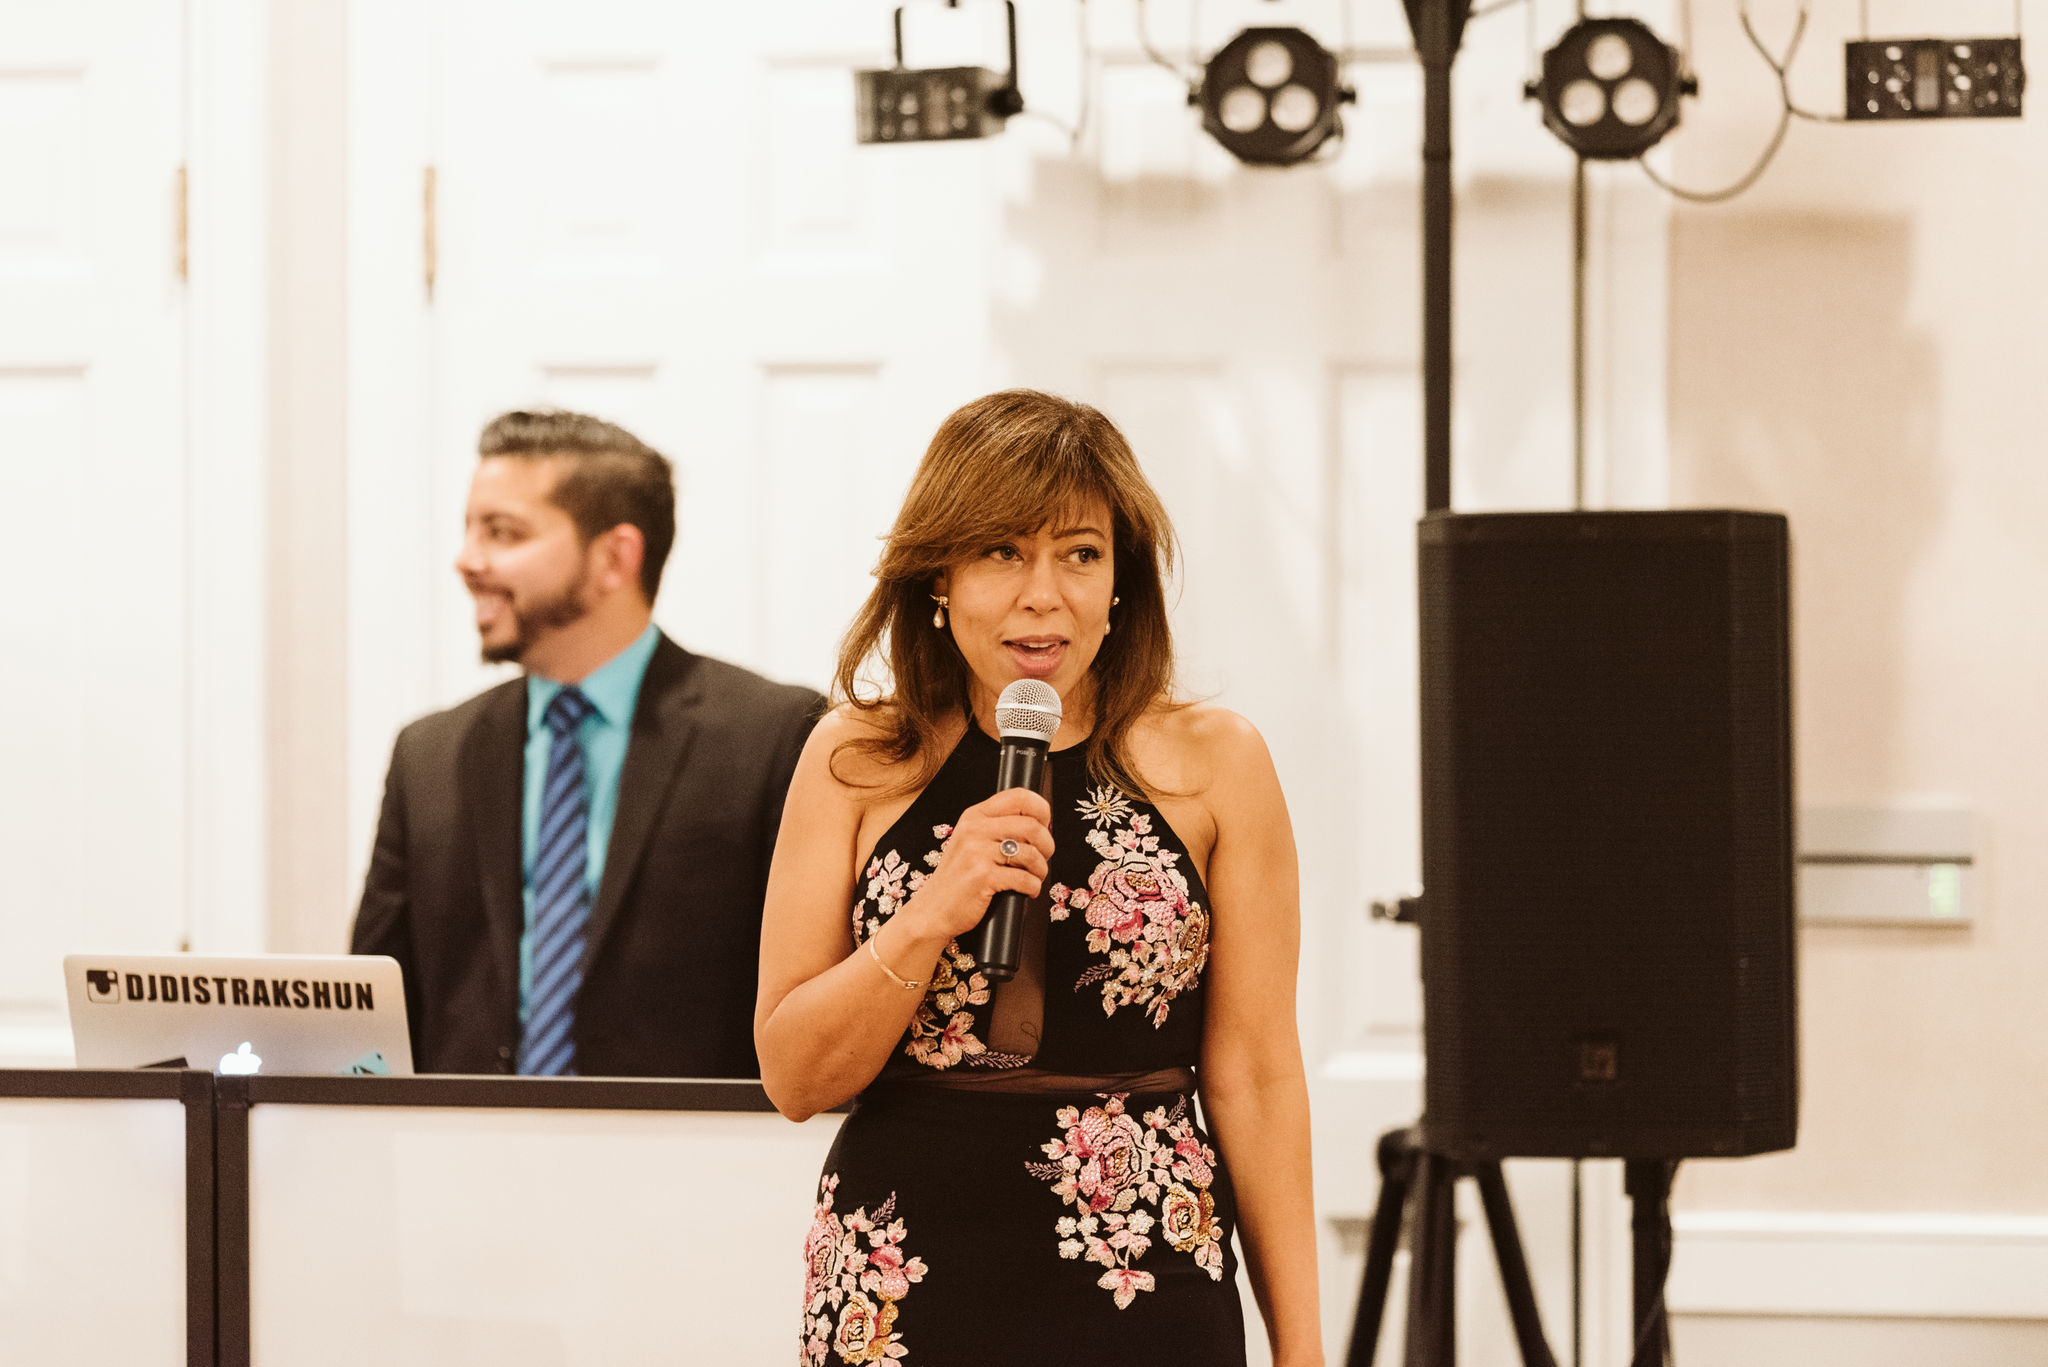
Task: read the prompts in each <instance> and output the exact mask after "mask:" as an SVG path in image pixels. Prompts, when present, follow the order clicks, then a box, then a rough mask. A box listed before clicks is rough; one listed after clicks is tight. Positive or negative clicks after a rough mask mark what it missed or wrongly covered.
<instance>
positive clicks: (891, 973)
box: [863, 935, 924, 992]
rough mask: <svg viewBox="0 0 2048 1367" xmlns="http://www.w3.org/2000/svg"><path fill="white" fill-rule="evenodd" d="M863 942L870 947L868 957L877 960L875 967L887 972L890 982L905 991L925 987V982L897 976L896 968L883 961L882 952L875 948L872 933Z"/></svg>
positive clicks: (913, 990)
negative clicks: (915, 981) (916, 981)
mask: <svg viewBox="0 0 2048 1367" xmlns="http://www.w3.org/2000/svg"><path fill="white" fill-rule="evenodd" d="M863 943H865V944H866V945H867V947H868V957H869V958H870V959H873V960H874V961H875V967H876V968H879V969H881V970H882V972H883V973H885V974H887V975H888V978H889V981H890V982H892V983H895V984H896V985H897V986H898V987H900V988H902V989H903V990H904V991H905V992H915V991H917V990H918V989H919V988H921V987H923V986H924V984H923V983H914V982H912V981H910V980H909V979H908V978H899V977H897V976H896V970H895V969H893V968H891V967H889V965H887V964H885V963H883V962H882V956H881V955H880V954H879V953H878V952H876V950H875V937H874V936H872V935H870V936H869V937H868V938H867V939H866V940H865V941H864V942H863Z"/></svg>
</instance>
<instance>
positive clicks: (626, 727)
mask: <svg viewBox="0 0 2048 1367" xmlns="http://www.w3.org/2000/svg"><path fill="white" fill-rule="evenodd" d="M660 640H661V632H660V630H659V629H658V628H656V627H655V626H654V625H653V624H652V623H649V624H648V627H647V630H645V631H643V632H641V633H640V635H639V637H638V638H637V639H636V640H635V641H634V642H633V644H631V645H629V646H627V647H626V648H625V649H624V650H622V651H620V652H619V653H618V654H616V655H614V656H612V657H611V659H609V660H607V661H605V662H604V663H603V664H601V665H599V666H598V667H597V668H596V669H595V670H593V671H592V672H591V674H590V676H589V677H588V678H586V679H584V680H583V682H582V683H580V684H578V685H577V687H578V688H580V689H582V690H583V696H584V697H586V698H588V699H590V702H591V706H592V707H593V708H594V709H595V710H594V711H592V712H591V714H590V715H589V716H587V717H585V718H584V719H583V724H582V725H581V726H579V727H577V728H576V743H577V744H578V745H581V746H582V747H583V774H584V781H585V783H587V784H588V785H589V797H590V826H589V831H588V834H587V836H586V838H585V840H584V846H583V848H584V854H585V859H586V863H585V870H584V882H585V884H586V886H588V887H589V889H590V900H591V902H592V903H593V904H595V903H596V901H597V889H598V886H599V885H600V884H601V883H603V882H604V856H605V851H606V849H607V847H609V846H610V844H611V840H612V820H613V818H615V817H616V816H617V815H618V811H619V771H620V770H621V769H623V768H624V767H625V764H626V742H627V741H628V740H630V739H631V738H632V734H633V709H634V707H635V706H637V705H638V703H639V701H640V683H641V681H642V680H643V679H645V678H646V677H647V662H648V661H649V660H651V659H653V658H654V647H655V645H656V643H657V642H659V641H660ZM562 688H563V685H562V684H560V683H558V682H556V681H555V680H553V679H544V678H542V677H541V676H540V675H538V674H529V675H527V676H526V802H525V807H524V810H523V813H522V819H521V822H520V842H519V843H520V850H521V854H520V878H521V881H522V883H523V885H524V896H525V902H526V929H525V931H524V932H522V933H521V935H520V937H519V1022H520V1024H522V1025H524V1024H525V1023H526V1007H527V997H528V996H529V995H530V993H531V990H532V988H533V860H534V856H535V854H537V853H538V851H537V850H536V849H535V846H537V845H538V844H539V843H540V800H541V790H542V789H543V788H544V787H545V786H546V784H547V774H548V750H549V748H550V747H551V746H552V745H553V743H554V737H553V735H552V733H551V732H549V730H548V727H547V722H546V721H545V720H544V718H545V717H546V716H547V711H548V704H549V703H551V702H553V701H554V700H555V694H557V693H559V692H561V691H562Z"/></svg>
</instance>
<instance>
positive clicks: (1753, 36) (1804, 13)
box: [1636, 0, 1843, 204]
mask: <svg viewBox="0 0 2048 1367" xmlns="http://www.w3.org/2000/svg"><path fill="white" fill-rule="evenodd" d="M1735 8H1736V13H1737V14H1739V15H1740V16H1741V19H1742V31H1743V33H1745V34H1746V35H1748V37H1749V42H1750V46H1751V47H1754V48H1755V49H1756V50H1757V54H1758V55H1759V56H1761V57H1762V58H1763V59H1764V63H1765V65H1767V66H1769V67H1770V69H1771V74H1772V75H1774V76H1776V77H1777V78H1778V102H1779V103H1778V126H1777V128H1776V129H1775V130H1773V131H1772V133H1771V140H1770V142H1769V143H1767V144H1766V145H1765V147H1764V150H1763V153H1762V155H1760V156H1759V157H1758V158H1757V159H1756V164H1755V165H1754V166H1752V167H1750V168H1749V170H1748V171H1746V172H1744V173H1743V174H1742V176H1741V177H1740V178H1738V179H1737V180H1736V181H1735V183H1734V184H1732V185H1728V186H1724V187H1723V188H1721V189H1719V190H1689V189H1686V188H1684V187H1683V186H1678V185H1673V184H1672V183H1671V182H1670V181H1668V180H1666V179H1664V177H1662V176H1660V175H1658V174H1657V172H1656V171H1655V170H1653V169H1652V168H1651V166H1650V163H1649V162H1647V161H1644V160H1642V159H1640V158H1638V159H1637V162H1636V165H1638V166H1640V167H1642V168H1643V174H1644V175H1645V176H1647V177H1649V179H1650V183H1651V184H1653V185H1655V186H1656V187H1657V188H1658V189H1660V190H1662V191H1664V193H1666V194H1668V195H1671V196H1673V197H1675V198H1678V199H1682V200H1685V201H1687V202H1689V203H1692V204H1721V203H1725V202H1726V201H1728V200H1731V199H1734V198H1735V197H1736V196H1737V195H1739V194H1742V193H1743V192H1744V191H1746V190H1748V189H1749V188H1750V187H1751V186H1753V185H1755V184H1756V183H1757V181H1758V180H1760V179H1761V178H1762V177H1763V173H1764V172H1765V171H1766V170H1768V169H1769V168H1770V165H1771V160H1772V159H1773V158H1774V157H1776V156H1777V155H1778V149H1779V148H1780V147H1782V146H1784V144H1785V132H1786V130H1787V129H1789V128H1791V126H1792V120H1793V119H1794V118H1795V117H1796V118H1803V119H1811V120H1813V121H1814V122H1816V123H1829V122H1833V123H1840V122H1843V120H1842V119H1840V118H1839V117H1837V116H1835V115H1831V114H1816V113H1811V112H1809V111H1807V110H1803V109H1801V108H1799V106H1798V105H1796V104H1794V103H1793V100H1792V81H1791V77H1790V76H1789V75H1788V74H1787V73H1788V72H1789V71H1790V70H1791V67H1792V59H1793V57H1794V56H1796V55H1797V54H1798V52H1799V44H1800V41H1801V40H1802V39H1804V38H1805V37H1806V21H1807V18H1808V17H1809V14H1810V11H1811V5H1810V0H1801V3H1800V6H1799V17H1798V18H1797V19H1796V20H1795V21H1794V22H1793V25H1792V37H1791V39H1790V40H1789V41H1788V42H1787V43H1786V44H1785V55H1784V56H1782V57H1773V56H1772V55H1771V50H1770V49H1769V48H1767V47H1765V46H1764V41H1763V39H1762V37H1760V36H1759V35H1758V33H1757V31H1756V25H1755V24H1754V23H1752V22H1751V21H1750V17H1749V0H1738V3H1737V5H1736V7H1735Z"/></svg>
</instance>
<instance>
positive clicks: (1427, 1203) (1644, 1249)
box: [1344, 1125, 1677, 1367]
mask: <svg viewBox="0 0 2048 1367" xmlns="http://www.w3.org/2000/svg"><path fill="white" fill-rule="evenodd" d="M1376 1157H1377V1159H1378V1163H1379V1170H1380V1194H1379V1201H1378V1204H1377V1205H1375V1207H1374V1208H1373V1216H1372V1236H1371V1239H1370V1241H1369V1242H1368V1243H1367V1245H1366V1253H1365V1276H1364V1278H1363V1279H1362V1280H1361V1281H1360V1283H1359V1287H1358V1309H1357V1311H1356V1312H1355V1314H1354V1315H1353V1317H1352V1321H1351V1345H1350V1348H1349V1350H1348V1351H1347V1352H1346V1354H1345V1358H1344V1361H1345V1363H1346V1367H1372V1363H1373V1359H1374V1357H1375V1356H1376V1355H1377V1354H1378V1352H1379V1339H1380V1324H1381V1322H1382V1321H1383V1320H1384V1318H1385V1316H1386V1308H1387V1289H1388V1286H1389V1283H1390V1282H1391V1280H1392V1277H1393V1273H1394V1251H1395V1249H1396V1248H1397V1247H1398V1246H1399V1244H1400V1241H1401V1229H1402V1224H1403V1219H1404V1217H1405V1218H1406V1220H1407V1222H1408V1226H1409V1240H1408V1246H1409V1264H1408V1322H1407V1333H1406V1349H1405V1351H1404V1352H1403V1354H1402V1357H1403V1367H1456V1363H1457V1360H1458V1313H1457V1273H1458V1260H1457V1259H1458V1217H1457V1208H1456V1198H1457V1184H1458V1179H1459V1178H1461V1177H1470V1178H1472V1179H1473V1180H1474V1181H1475V1182H1477V1183H1478V1184H1479V1200H1480V1204H1481V1205H1482V1206H1483V1207H1484V1208H1485V1211H1486V1227H1487V1232H1488V1233H1489V1234H1491V1235H1492V1238H1493V1256H1494V1261H1495V1262H1496V1264H1498V1266H1499V1268H1500V1283H1501V1290H1502V1292H1503V1293H1504V1294H1505V1295H1506V1297H1507V1303H1508V1318H1509V1319H1510V1320H1511V1321H1512V1322H1513V1324H1514V1329H1515V1343H1516V1345H1517V1346H1518V1347H1519V1348H1520V1349H1521V1354H1522V1362H1523V1367H1557V1359H1556V1357H1554V1356H1553V1355H1552V1354H1551V1351H1550V1344H1549V1342H1548V1341H1547V1340H1546V1339H1545V1338H1544V1336H1543V1321H1542V1318H1541V1316H1539V1315H1538V1313H1537V1310H1536V1292H1535V1288H1534V1287H1533V1286H1532V1285H1531V1284H1530V1281H1529V1261H1528V1258H1527V1257H1526V1256H1525V1255H1524V1254H1523V1252H1522V1236H1521V1232H1520V1231H1519V1230H1518V1229H1517V1228H1516V1225H1515V1209H1514V1205H1513V1204H1512V1203H1511V1202H1510V1201H1509V1199H1508V1186H1507V1179H1506V1178H1505V1177H1504V1176H1503V1175H1502V1173H1501V1166H1500V1163H1499V1162H1498V1161H1490V1160H1469V1161H1461V1160H1459V1159H1455V1158H1452V1157H1450V1156H1449V1155H1447V1154H1441V1153H1435V1152H1432V1151H1431V1150H1429V1149H1427V1148H1425V1147H1423V1144H1422V1139H1421V1134H1420V1127H1419V1126H1413V1125H1410V1126H1404V1127H1403V1128H1401V1129H1398V1130H1389V1131H1387V1133H1385V1134H1383V1135H1381V1136H1380V1141H1379V1145H1378V1151H1377V1155H1376ZM1676 1168H1677V1164H1676V1163H1672V1162H1669V1161H1666V1160H1661V1159H1658V1160H1630V1161H1628V1162H1627V1163H1626V1164H1624V1172H1625V1174H1626V1176H1625V1181H1626V1184H1627V1192H1628V1196H1629V1201H1630V1204H1631V1205H1632V1206H1633V1208H1634V1210H1633V1217H1632V1220H1631V1227H1632V1234H1633V1238H1632V1241H1631V1242H1632V1254H1633V1263H1634V1267H1633V1282H1634V1293H1635V1294H1634V1301H1635V1305H1634V1315H1633V1319H1634V1324H1635V1348H1634V1352H1633V1353H1632V1355H1631V1367H1660V1364H1663V1363H1665V1362H1667V1361H1668V1360H1669V1357H1670V1326H1669V1322H1668V1320H1667V1318H1666V1315H1665V1308H1664V1282H1665V1279H1666V1277H1667V1276H1668V1275H1669V1273H1670V1271H1671V1208H1670V1198H1671V1179H1672V1175H1673V1173H1674V1171H1675V1169H1676Z"/></svg>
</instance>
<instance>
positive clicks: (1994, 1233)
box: [1667, 1211, 2048, 1320]
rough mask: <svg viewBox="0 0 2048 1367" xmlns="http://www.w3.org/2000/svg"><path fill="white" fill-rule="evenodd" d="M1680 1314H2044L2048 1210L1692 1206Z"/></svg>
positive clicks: (1684, 1221)
mask: <svg viewBox="0 0 2048 1367" xmlns="http://www.w3.org/2000/svg"><path fill="white" fill-rule="evenodd" d="M1672 1227H1673V1234H1674V1238H1675V1243H1676V1251H1675V1253H1674V1254H1673V1256H1672V1265H1671V1283H1670V1287H1669V1288H1668V1291H1667V1299H1668V1303H1669V1305H1670V1307H1671V1313H1672V1314H1673V1315H1785V1316H1802V1317H1821V1318H1828V1317H1841V1316H1848V1317H1858V1318H1863V1317H1881V1318H1933V1319H1999V1320H2048V1216H2040V1215H1949V1214H1911V1213H1894V1212H1871V1213H1846V1214H1835V1213H1826V1212H1814V1211H1786V1212H1768V1211H1754V1212H1752V1211H1695V1212H1679V1213H1677V1214H1675V1215H1674V1216H1673V1218H1672Z"/></svg>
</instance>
